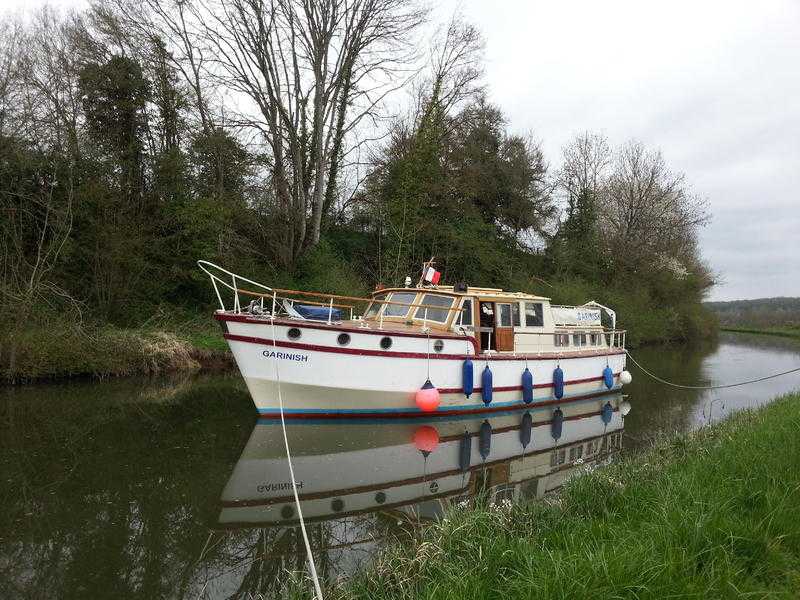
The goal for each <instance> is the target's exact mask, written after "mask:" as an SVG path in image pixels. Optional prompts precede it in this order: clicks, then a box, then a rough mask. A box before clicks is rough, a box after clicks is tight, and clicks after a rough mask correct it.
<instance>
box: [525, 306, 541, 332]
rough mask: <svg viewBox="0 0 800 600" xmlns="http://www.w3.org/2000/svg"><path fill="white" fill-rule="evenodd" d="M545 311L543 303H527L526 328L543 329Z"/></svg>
mask: <svg viewBox="0 0 800 600" xmlns="http://www.w3.org/2000/svg"><path fill="white" fill-rule="evenodd" d="M543 326H544V310H542V303H541V302H526V303H525V327H543Z"/></svg>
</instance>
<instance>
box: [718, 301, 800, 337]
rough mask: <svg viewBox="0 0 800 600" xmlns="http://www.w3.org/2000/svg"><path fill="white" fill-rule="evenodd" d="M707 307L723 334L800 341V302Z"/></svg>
mask: <svg viewBox="0 0 800 600" xmlns="http://www.w3.org/2000/svg"><path fill="white" fill-rule="evenodd" d="M705 306H706V307H707V308H708V309H709V310H710V311H711V312H713V313H714V314H715V315H716V317H717V319H718V320H719V325H720V329H723V330H724V331H739V332H742V333H765V334H769V335H779V336H783V337H800V298H756V299H754V300H733V301H729V302H706V303H705Z"/></svg>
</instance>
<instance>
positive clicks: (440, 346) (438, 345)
mask: <svg viewBox="0 0 800 600" xmlns="http://www.w3.org/2000/svg"><path fill="white" fill-rule="evenodd" d="M433 349H434V350H435V351H436V352H441V351H442V350H444V342H443V341H442V340H436V341H435V342H433Z"/></svg>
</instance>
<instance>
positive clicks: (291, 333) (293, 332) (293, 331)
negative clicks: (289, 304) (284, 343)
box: [286, 327, 300, 340]
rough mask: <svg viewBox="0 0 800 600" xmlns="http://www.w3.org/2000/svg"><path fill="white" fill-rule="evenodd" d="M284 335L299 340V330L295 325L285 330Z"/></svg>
mask: <svg viewBox="0 0 800 600" xmlns="http://www.w3.org/2000/svg"><path fill="white" fill-rule="evenodd" d="M286 336H287V337H288V338H289V339H290V340H299V339H300V330H299V329H298V328H297V327H292V328H291V329H290V330H289V331H287V332H286Z"/></svg>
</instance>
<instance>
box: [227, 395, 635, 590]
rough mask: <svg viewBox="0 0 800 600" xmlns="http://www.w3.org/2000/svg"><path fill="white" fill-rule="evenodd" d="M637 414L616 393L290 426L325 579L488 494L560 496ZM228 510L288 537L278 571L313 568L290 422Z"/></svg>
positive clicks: (249, 449) (254, 457)
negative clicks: (443, 414)
mask: <svg viewBox="0 0 800 600" xmlns="http://www.w3.org/2000/svg"><path fill="white" fill-rule="evenodd" d="M629 408H630V406H629V405H628V403H627V402H626V401H624V400H623V396H622V395H621V394H610V395H606V396H602V397H598V398H593V399H591V400H584V401H577V402H568V403H563V404H561V405H560V406H558V407H553V406H547V407H540V408H536V407H535V406H532V407H531V408H530V410H528V411H514V412H508V413H498V414H495V415H492V416H491V417H490V418H475V417H463V418H460V419H459V418H453V417H449V418H440V419H431V420H429V421H426V422H425V423H420V422H419V421H418V420H414V421H413V422H412V421H408V422H398V421H397V420H396V419H394V420H383V421H373V420H370V421H364V420H359V421H357V422H341V421H338V422H331V421H330V420H326V421H324V422H322V421H321V422H311V421H303V422H298V421H294V422H291V423H287V434H288V439H289V447H290V449H291V452H292V464H293V466H294V472H295V477H296V480H297V487H298V493H299V496H300V501H301V505H302V511H303V517H304V519H305V520H306V522H307V523H310V524H312V525H310V526H309V535H310V538H311V543H312V549H313V551H314V553H315V557H317V561H318V562H319V563H321V565H322V568H321V569H320V570H321V571H323V573H324V574H325V576H326V577H327V578H329V579H330V578H331V577H336V576H338V575H343V574H347V573H348V572H350V571H352V570H353V569H352V567H353V564H354V563H361V562H362V560H363V559H364V558H365V556H364V554H367V555H369V554H371V553H372V552H373V551H374V550H375V549H377V547H378V546H380V541H381V540H382V539H384V538H386V537H389V536H390V535H391V534H398V533H402V532H404V531H406V532H407V531H408V529H409V527H408V525H409V524H411V525H413V524H415V523H418V522H420V521H424V520H429V519H434V518H437V517H438V516H440V515H441V514H442V512H443V511H445V510H446V509H447V507H448V506H449V505H451V504H453V503H460V502H463V501H464V500H469V499H470V498H472V497H474V496H476V495H477V494H479V492H481V491H483V492H485V495H483V494H481V497H482V498H488V500H489V501H490V502H498V501H501V500H506V499H508V500H511V501H515V500H517V499H519V498H524V497H528V498H530V497H541V496H543V495H544V494H546V493H548V492H550V491H553V490H556V489H558V488H559V487H560V486H561V485H562V484H563V483H564V481H565V480H566V479H567V478H569V477H570V476H571V475H572V474H574V473H575V472H578V471H580V470H581V469H584V468H587V466H588V465H593V464H596V463H597V462H598V461H605V460H606V459H608V458H609V457H610V456H611V455H612V454H613V453H615V452H617V451H618V450H619V449H620V448H621V447H622V430H623V420H624V413H626V412H627V410H628V409H629ZM221 506H222V508H221V511H220V514H219V520H218V526H219V527H220V528H222V529H247V528H270V529H272V530H277V531H271V532H269V533H270V534H269V535H267V536H266V538H268V539H265V538H263V537H262V538H261V543H264V542H266V543H267V545H270V546H273V547H272V548H271V549H270V550H269V551H267V554H269V556H270V560H273V561H274V559H275V558H278V557H280V556H283V557H284V558H285V559H286V561H285V564H284V567H286V568H291V565H294V568H296V567H297V566H298V565H302V559H301V558H299V557H298V556H296V555H295V554H296V553H300V554H301V555H302V553H303V549H302V543H301V542H300V541H299V538H298V536H297V529H298V528H297V525H298V519H297V510H296V506H295V503H294V498H293V494H292V487H291V479H290V475H289V468H288V464H287V461H286V455H285V449H284V443H283V434H282V431H281V425H280V421H274V420H269V421H265V420H262V421H259V422H258V423H257V424H256V426H255V428H254V429H253V432H252V434H251V436H250V439H249V440H248V442H247V445H246V446H245V448H244V450H243V452H242V455H241V457H240V458H239V461H238V463H237V464H236V466H235V468H234V470H233V473H232V474H231V476H230V479H229V480H228V482H227V485H226V486H225V489H224V491H223V493H222V498H221ZM313 523H316V525H313ZM264 533H266V532H264ZM289 538H291V540H292V541H291V542H289ZM269 540H272V541H274V542H275V544H274V545H273V544H270V542H269ZM354 552H355V553H357V554H358V555H359V556H358V558H356V557H355V556H354V555H353V553H354ZM276 566H277V565H275V564H273V565H272V567H273V568H275V567H276ZM318 568H319V565H318Z"/></svg>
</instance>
